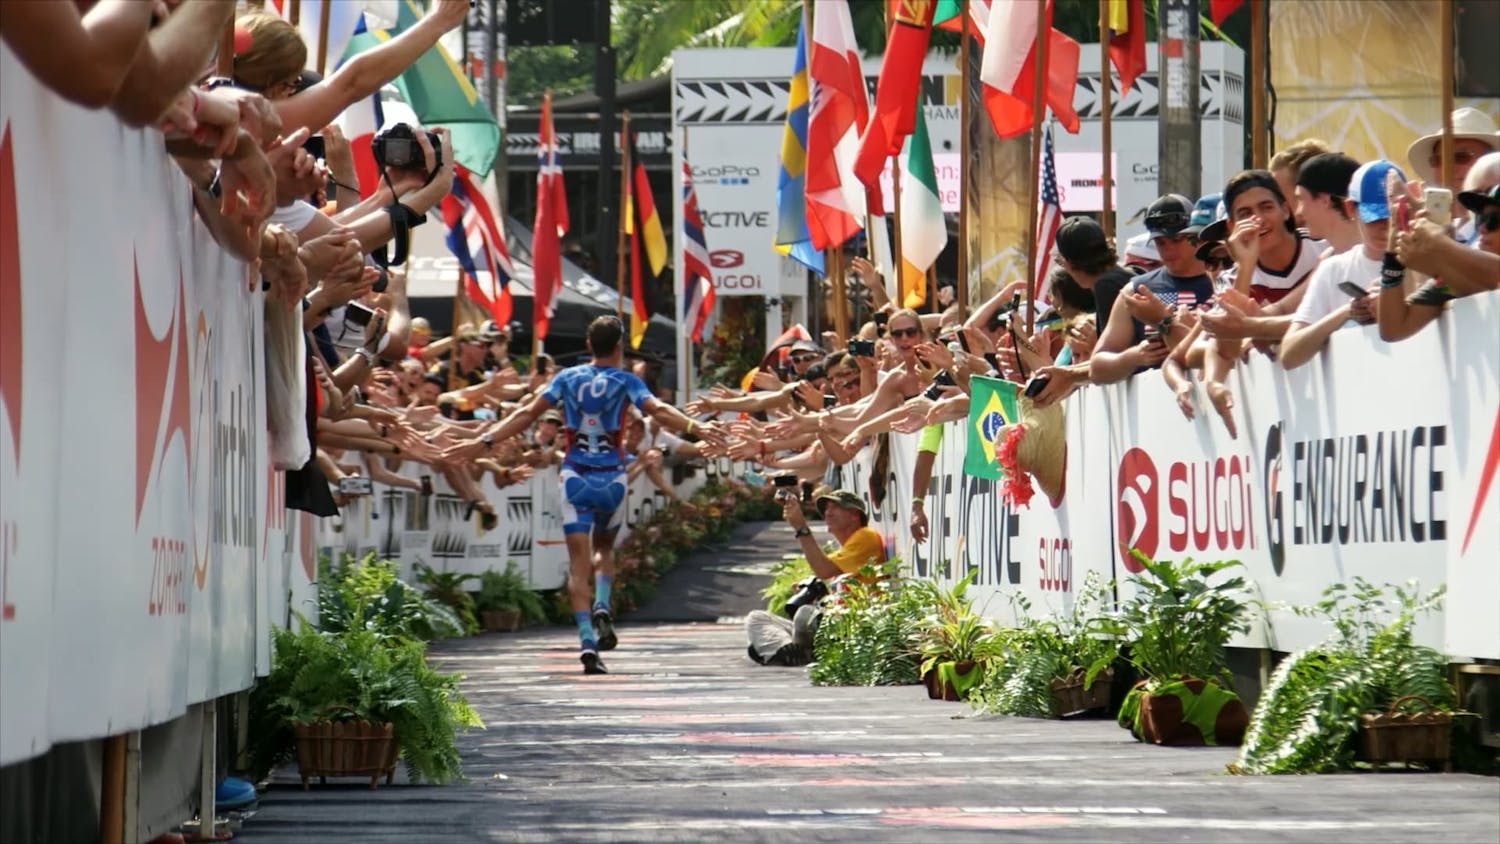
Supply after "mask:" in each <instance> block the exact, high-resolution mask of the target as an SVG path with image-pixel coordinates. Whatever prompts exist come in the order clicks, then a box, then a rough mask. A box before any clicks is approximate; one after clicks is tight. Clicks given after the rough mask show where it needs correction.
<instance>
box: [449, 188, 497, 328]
mask: <svg viewBox="0 0 1500 844" xmlns="http://www.w3.org/2000/svg"><path fill="white" fill-rule="evenodd" d="M442 214H443V222H444V223H445V224H446V225H447V226H448V237H447V241H448V251H450V252H452V253H453V257H455V258H457V259H458V264H459V266H460V267H462V268H463V271H464V291H465V292H466V293H467V295H468V297H469V299H471V300H472V301H474V302H476V303H479V304H481V305H483V306H484V307H485V309H486V310H488V311H489V314H490V319H493V320H494V321H495V322H496V324H498V325H505V324H506V323H508V322H510V314H511V301H510V280H511V279H512V278H514V277H515V270H514V269H513V268H512V267H511V263H510V252H509V251H508V250H507V249H506V248H505V237H504V235H503V234H502V232H501V230H500V227H499V226H497V225H496V224H495V216H494V215H493V214H491V213H490V206H489V203H488V202H486V201H485V199H484V194H482V193H481V192H480V190H479V186H478V185H477V184H476V183H475V181H474V174H473V173H470V172H469V171H468V170H467V169H465V168H464V166H463V165H461V164H460V165H458V166H457V167H456V168H455V171H454V178H453V190H452V192H451V193H449V194H448V195H447V196H445V197H443V203H442ZM481 271H483V272H488V273H489V274H490V292H489V293H485V292H484V288H482V287H480V285H479V273H480V272H481Z"/></svg>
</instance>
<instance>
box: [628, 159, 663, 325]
mask: <svg viewBox="0 0 1500 844" xmlns="http://www.w3.org/2000/svg"><path fill="white" fill-rule="evenodd" d="M626 143H628V144H629V145H630V161H631V162H632V166H631V172H630V175H629V176H628V178H629V180H630V189H629V190H628V191H627V192H626V197H625V213H624V214H622V215H621V218H622V222H623V224H624V226H625V233H626V234H628V235H630V301H631V310H630V346H631V348H634V349H639V348H640V347H641V341H642V340H644V339H646V327H647V326H648V325H650V324H651V311H652V305H651V298H652V297H651V296H650V295H649V291H648V289H647V286H646V283H645V280H644V279H643V278H642V273H641V252H642V251H644V252H645V253H646V257H647V259H648V260H649V261H650V266H651V280H652V281H653V282H655V280H656V277H657V276H659V275H661V271H662V270H663V269H666V266H667V238H666V235H665V234H664V233H663V232H662V230H661V216H660V215H659V214H657V213H656V199H655V197H653V196H652V195H651V181H650V179H648V178H647V177H646V164H645V162H643V161H641V157H640V156H639V155H637V154H636V151H635V133H633V132H632V133H631V137H630V138H629V139H628V140H627V141H626Z"/></svg>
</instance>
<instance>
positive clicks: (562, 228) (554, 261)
mask: <svg viewBox="0 0 1500 844" xmlns="http://www.w3.org/2000/svg"><path fill="white" fill-rule="evenodd" d="M539 135H540V137H539V139H538V143H537V159H538V163H539V165H540V166H539V167H538V168H537V171H536V222H535V223H534V224H533V225H532V227H531V259H532V260H531V268H532V294H531V295H532V312H533V317H534V319H535V323H536V337H537V339H539V340H545V339H546V338H547V325H548V322H549V321H550V320H551V318H552V312H553V309H554V308H555V307H556V304H555V303H556V301H557V297H558V295H559V294H561V293H562V236H563V235H564V234H567V231H568V197H567V194H566V193H564V191H563V174H562V164H561V163H560V162H559V161H558V156H557V132H556V131H554V130H553V128H552V91H551V90H550V89H549V90H548V91H547V92H546V93H545V94H543V95H542V119H541V126H540V132H539Z"/></svg>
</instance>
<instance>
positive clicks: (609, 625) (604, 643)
mask: <svg viewBox="0 0 1500 844" xmlns="http://www.w3.org/2000/svg"><path fill="white" fill-rule="evenodd" d="M593 621H594V633H595V634H597V635H598V637H599V650H601V651H612V650H614V649H615V645H618V644H620V637H618V636H616V635H615V619H614V616H611V615H610V614H609V609H608V608H606V607H594V618H593Z"/></svg>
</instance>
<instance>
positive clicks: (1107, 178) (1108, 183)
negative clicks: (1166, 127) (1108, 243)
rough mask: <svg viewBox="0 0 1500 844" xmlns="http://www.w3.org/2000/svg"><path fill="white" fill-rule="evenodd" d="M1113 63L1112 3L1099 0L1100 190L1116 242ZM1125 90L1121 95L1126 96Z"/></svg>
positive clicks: (1107, 233)
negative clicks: (1101, 169)
mask: <svg viewBox="0 0 1500 844" xmlns="http://www.w3.org/2000/svg"><path fill="white" fill-rule="evenodd" d="M1109 65H1110V62H1109V0H1099V108H1100V110H1101V111H1100V115H1099V131H1100V135H1101V139H1100V146H1102V147H1103V148H1104V177H1103V178H1102V179H1100V180H1099V182H1100V187H1102V188H1103V189H1104V205H1103V209H1104V210H1103V213H1102V214H1101V216H1102V217H1103V218H1104V219H1103V223H1104V239H1105V240H1113V239H1114V236H1115V219H1114V204H1115V203H1114V189H1113V187H1112V185H1113V182H1114V175H1115V174H1114V169H1115V168H1114V149H1115V146H1114V137H1113V136H1112V128H1113V127H1112V126H1111V121H1112V120H1113V118H1114V106H1113V104H1112V103H1111V102H1110V98H1111V95H1112V94H1113V93H1114V87H1115V78H1114V71H1113V70H1111V69H1110V66H1109ZM1124 94H1125V92H1124V91H1121V92H1120V95H1121V96H1124Z"/></svg>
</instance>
